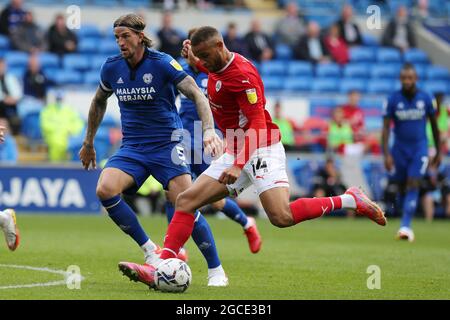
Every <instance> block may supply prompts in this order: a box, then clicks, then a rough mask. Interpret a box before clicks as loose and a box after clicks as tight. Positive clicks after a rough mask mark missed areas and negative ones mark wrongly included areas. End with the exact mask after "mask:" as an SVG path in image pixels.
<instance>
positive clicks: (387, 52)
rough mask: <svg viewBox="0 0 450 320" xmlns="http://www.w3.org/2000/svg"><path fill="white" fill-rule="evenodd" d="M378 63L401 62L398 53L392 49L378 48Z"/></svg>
mask: <svg viewBox="0 0 450 320" xmlns="http://www.w3.org/2000/svg"><path fill="white" fill-rule="evenodd" d="M376 57H377V61H378V62H401V61H402V56H401V54H400V51H398V50H397V49H394V48H379V49H378V50H377V53H376Z"/></svg>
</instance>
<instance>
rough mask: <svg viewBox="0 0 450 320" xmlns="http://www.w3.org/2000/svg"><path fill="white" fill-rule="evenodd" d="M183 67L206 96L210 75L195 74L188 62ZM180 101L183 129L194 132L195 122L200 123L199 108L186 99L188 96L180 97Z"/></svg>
mask: <svg viewBox="0 0 450 320" xmlns="http://www.w3.org/2000/svg"><path fill="white" fill-rule="evenodd" d="M181 66H182V67H183V69H184V71H185V72H186V73H187V74H188V75H190V76H191V77H192V78H194V80H195V82H196V83H197V86H198V87H199V88H200V90H202V91H203V93H204V94H205V95H206V94H207V87H208V75H207V74H206V73H203V72H195V71H194V70H193V69H192V68H191V67H190V66H189V64H187V62H183V63H181ZM180 100H181V101H180V102H181V106H180V110H179V113H180V117H181V120H182V121H183V128H184V129H186V130H189V131H190V132H192V130H193V127H194V121H200V117H199V116H198V113H197V108H196V106H195V103H194V101H192V100H190V99H188V98H186V96H184V95H183V94H181V95H180Z"/></svg>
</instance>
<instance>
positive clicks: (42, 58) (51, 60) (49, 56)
mask: <svg viewBox="0 0 450 320" xmlns="http://www.w3.org/2000/svg"><path fill="white" fill-rule="evenodd" d="M38 60H39V63H40V64H41V68H42V69H48V68H58V67H59V66H60V61H59V56H58V55H57V54H54V53H50V52H41V53H39V55H38Z"/></svg>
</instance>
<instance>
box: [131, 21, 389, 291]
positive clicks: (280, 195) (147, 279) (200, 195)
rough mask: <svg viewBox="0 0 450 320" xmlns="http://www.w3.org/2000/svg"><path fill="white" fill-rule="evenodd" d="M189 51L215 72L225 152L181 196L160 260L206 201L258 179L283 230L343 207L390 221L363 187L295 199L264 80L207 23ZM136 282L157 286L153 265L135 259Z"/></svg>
mask: <svg viewBox="0 0 450 320" xmlns="http://www.w3.org/2000/svg"><path fill="white" fill-rule="evenodd" d="M183 55H184V56H186V57H187V58H188V59H195V60H196V61H197V63H196V66H197V68H198V69H199V70H201V71H203V72H207V73H208V98H209V103H210V106H211V109H212V110H213V115H214V120H215V122H216V124H217V126H218V128H219V129H220V130H221V131H222V133H223V134H224V137H225V142H226V150H225V153H224V154H223V155H221V156H220V157H219V158H218V159H216V160H214V161H212V163H211V165H210V167H209V168H208V169H207V170H206V171H205V172H204V173H203V174H202V175H200V177H198V178H197V180H196V181H195V182H194V184H193V185H192V186H191V187H190V188H188V189H187V190H186V191H184V192H182V193H181V194H180V195H179V196H178V197H177V200H176V205H175V214H174V216H173V219H172V221H171V223H170V225H169V227H168V230H167V234H166V237H165V241H164V249H163V251H162V253H161V259H168V258H174V257H176V256H177V253H178V251H179V250H180V248H181V247H182V246H183V245H184V244H185V242H186V241H187V240H188V239H189V237H190V235H191V233H192V229H193V226H194V220H195V217H194V212H195V211H196V210H197V209H198V208H201V207H202V206H204V205H206V204H208V203H211V202H213V201H217V200H219V199H222V198H225V197H227V196H230V195H231V196H235V197H236V196H238V195H239V194H240V193H241V192H242V191H243V190H244V189H246V188H247V187H248V186H250V185H253V186H254V187H255V189H256V191H257V193H258V195H259V198H260V200H261V203H262V206H263V207H264V210H265V212H266V213H267V216H268V217H269V219H270V222H271V223H272V224H273V225H275V226H277V227H280V228H284V227H290V226H293V225H295V224H298V223H300V222H302V221H305V220H310V219H314V218H318V217H321V216H323V215H327V214H329V213H331V212H332V211H334V210H337V209H354V210H355V211H356V213H357V214H359V215H363V216H366V217H368V218H370V219H371V220H373V221H375V222H376V223H377V224H379V225H382V226H384V225H385V224H386V218H385V216H384V212H383V211H382V210H381V209H380V207H379V206H378V205H377V204H376V203H375V202H373V201H371V200H370V199H369V198H368V197H367V196H366V195H365V194H364V193H363V192H362V191H361V190H360V189H359V188H355V187H351V188H349V189H348V190H347V191H346V192H345V194H343V195H341V196H336V197H327V198H312V199H310V198H300V199H297V200H295V201H293V202H291V203H289V182H288V177H287V173H286V155H285V151H284V148H283V145H282V144H281V142H280V138H281V137H280V132H279V129H278V127H277V126H276V125H275V124H274V123H273V122H272V119H271V117H270V114H269V113H268V112H267V110H266V109H265V103H266V99H265V96H264V86H263V82H262V80H261V77H260V75H259V74H258V71H257V70H256V68H255V66H254V65H253V64H252V63H251V62H250V61H249V60H247V59H246V58H244V57H243V56H241V55H239V54H237V53H233V52H230V51H228V49H227V48H226V47H225V45H224V42H223V39H222V36H221V35H220V33H219V32H218V31H217V30H216V29H215V28H213V27H201V28H199V29H198V30H197V31H196V32H195V33H194V34H193V35H192V37H191V40H190V41H188V40H186V41H185V42H184V47H183ZM130 268H134V269H135V270H134V271H135V272H134V274H135V275H136V278H137V280H139V281H141V282H144V283H146V284H148V285H150V286H152V285H153V273H154V270H155V267H154V266H148V265H146V266H140V265H133V264H130Z"/></svg>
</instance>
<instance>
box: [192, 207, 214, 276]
mask: <svg viewBox="0 0 450 320" xmlns="http://www.w3.org/2000/svg"><path fill="white" fill-rule="evenodd" d="M192 239H194V242H195V244H196V245H197V247H198V248H199V249H200V251H201V252H202V254H203V256H204V257H205V259H206V262H207V263H208V268H209V269H212V268H217V267H218V266H220V259H219V255H218V253H217V248H216V243H215V242H214V237H213V234H212V232H211V228H210V227H209V224H208V222H207V221H206V219H205V217H203V215H202V214H201V213H200V212H199V211H197V214H196V219H195V224H194V230H193V231H192Z"/></svg>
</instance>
